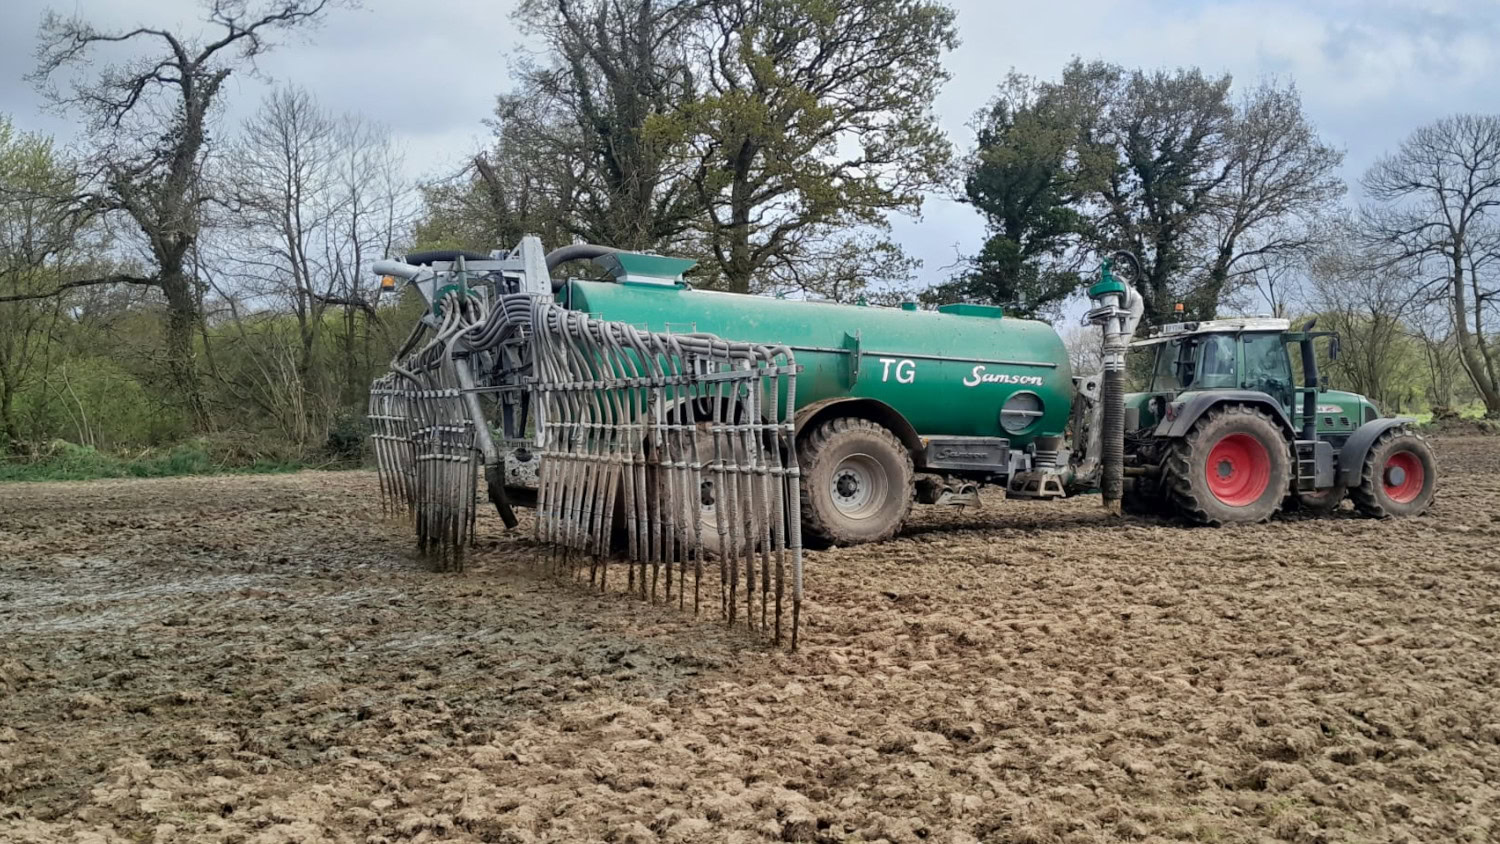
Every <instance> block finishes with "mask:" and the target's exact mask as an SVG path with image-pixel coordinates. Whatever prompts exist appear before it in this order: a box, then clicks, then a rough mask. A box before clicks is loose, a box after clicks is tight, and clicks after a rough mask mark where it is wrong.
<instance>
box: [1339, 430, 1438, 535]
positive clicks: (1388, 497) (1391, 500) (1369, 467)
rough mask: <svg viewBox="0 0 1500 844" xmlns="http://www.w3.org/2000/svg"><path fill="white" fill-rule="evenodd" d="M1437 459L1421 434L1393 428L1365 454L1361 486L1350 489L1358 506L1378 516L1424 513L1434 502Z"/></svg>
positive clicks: (1378, 517) (1355, 507) (1364, 511)
mask: <svg viewBox="0 0 1500 844" xmlns="http://www.w3.org/2000/svg"><path fill="white" fill-rule="evenodd" d="M1436 486H1437V461H1436V460H1435V459H1434V458H1433V455H1432V447H1431V446H1429V445H1428V444H1427V440H1426V439H1424V438H1423V437H1422V435H1421V434H1417V433H1413V432H1411V431H1408V430H1407V429H1405V428H1393V429H1391V430H1389V431H1386V432H1385V433H1384V434H1381V435H1380V438H1379V439H1377V440H1375V443H1374V445H1372V446H1370V452H1369V453H1368V454H1366V455H1365V465H1364V469H1363V470H1362V471H1361V472H1360V481H1359V486H1358V487H1357V488H1355V489H1353V490H1351V491H1350V493H1349V497H1350V498H1352V499H1354V509H1356V510H1358V511H1359V512H1361V513H1363V514H1365V515H1366V516H1373V517H1375V518H1377V519H1385V518H1389V517H1391V516H1420V515H1422V513H1424V512H1426V510H1427V508H1428V507H1429V506H1431V505H1432V498H1433V495H1434V493H1435V492H1436Z"/></svg>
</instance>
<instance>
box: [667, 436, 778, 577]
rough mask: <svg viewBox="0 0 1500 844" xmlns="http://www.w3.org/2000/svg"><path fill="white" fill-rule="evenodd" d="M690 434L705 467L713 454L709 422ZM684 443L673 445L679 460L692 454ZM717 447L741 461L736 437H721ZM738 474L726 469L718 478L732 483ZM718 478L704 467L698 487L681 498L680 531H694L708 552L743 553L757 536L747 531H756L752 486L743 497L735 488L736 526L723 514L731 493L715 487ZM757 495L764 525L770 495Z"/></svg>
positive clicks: (741, 445) (742, 450) (742, 454)
mask: <svg viewBox="0 0 1500 844" xmlns="http://www.w3.org/2000/svg"><path fill="white" fill-rule="evenodd" d="M693 438H694V440H695V441H696V442H695V445H696V447H697V453H698V460H699V461H701V462H702V463H703V464H704V466H705V467H707V466H708V464H709V463H711V462H712V461H713V457H714V437H713V433H712V431H711V428H710V425H709V423H707V422H699V423H698V424H697V426H696V427H695V430H694V432H693ZM685 445H686V444H685V443H684V448H680V449H677V451H680V452H681V453H680V454H674V458H675V459H676V460H677V461H679V462H687V461H688V460H689V459H691V457H692V454H691V452H688V451H686V449H685ZM719 448H720V449H721V451H724V452H725V454H724V456H725V457H726V458H728V459H729V460H730V461H732V462H733V463H734V464H735V465H737V466H743V465H745V463H746V453H745V445H744V443H743V442H742V441H740V439H739V438H738V437H721V438H720V442H719ZM739 478H740V474H739V473H738V472H728V473H725V477H724V478H723V479H722V480H723V482H725V483H732V482H736V481H737V480H738V479H739ZM720 481H721V479H720V478H719V477H718V473H716V472H713V471H711V470H709V469H708V468H704V470H703V477H702V480H701V481H700V482H699V484H698V489H697V490H692V491H690V492H692V493H694V494H692V495H691V496H690V497H689V498H688V499H686V500H684V501H683V502H682V505H681V506H682V510H681V513H680V514H679V516H678V519H677V521H678V524H679V525H681V526H682V529H683V530H684V531H688V532H691V531H693V530H696V531H697V539H698V542H699V543H700V546H699V547H701V548H702V549H703V550H704V551H706V552H708V553H709V554H712V555H714V556H716V557H721V556H724V555H725V554H730V553H732V554H736V555H738V554H743V553H744V552H745V548H746V546H747V545H750V544H752V543H754V542H756V541H757V540H759V539H760V537H759V536H752V535H751V534H753V533H756V532H757V530H756V521H755V519H754V518H753V514H754V511H753V509H752V508H753V507H754V506H755V499H756V497H757V494H756V491H755V490H753V489H752V490H751V491H750V494H749V496H748V497H747V496H746V495H745V494H744V490H743V489H740V490H736V496H735V497H737V498H739V511H740V516H741V518H740V524H739V525H738V527H736V526H735V525H734V524H733V522H734V520H733V519H728V518H724V515H725V511H726V510H727V506H726V505H727V503H728V502H729V500H730V498H731V497H730V496H728V495H726V494H725V493H726V490H723V489H720V488H719V484H720ZM753 483H754V482H753V481H752V482H751V483H750V484H746V485H745V486H747V487H749V486H752V485H753ZM761 497H762V500H761V501H760V505H761V510H762V514H761V515H762V518H761V521H760V525H762V526H764V525H766V524H768V522H769V519H770V516H771V500H770V496H769V495H768V494H765V493H761ZM695 521H696V522H697V525H696V526H695V525H694V524H693V523H694V522H695ZM721 522H722V526H723V528H724V535H722V536H721V535H720V534H719V528H720V526H721Z"/></svg>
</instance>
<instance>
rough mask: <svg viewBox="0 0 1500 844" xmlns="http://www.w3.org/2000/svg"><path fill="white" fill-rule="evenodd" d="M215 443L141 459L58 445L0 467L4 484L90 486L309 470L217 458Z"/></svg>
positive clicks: (295, 463)
mask: <svg viewBox="0 0 1500 844" xmlns="http://www.w3.org/2000/svg"><path fill="white" fill-rule="evenodd" d="M211 445H212V444H211V443H210V442H208V441H205V440H195V441H191V442H186V443H182V444H180V445H176V446H173V447H172V448H170V449H166V450H160V449H148V450H146V451H143V452H141V453H139V454H134V455H119V454H107V453H104V452H101V451H98V450H96V449H94V448H91V447H89V446H83V445H75V444H73V443H70V442H63V441H57V442H54V443H52V444H51V445H50V446H49V447H48V448H47V450H46V451H45V452H44V453H42V454H39V455H37V456H35V457H30V458H22V459H14V460H7V461H3V462H0V482H5V481H90V480H96V479H99V478H169V477H177V476H180V475H219V474H245V473H271V472H295V471H297V470H298V469H303V468H306V465H305V464H304V463H303V462H301V461H299V460H294V459H290V458H285V457H268V456H258V457H254V456H243V455H240V457H243V458H244V459H235V457H234V456H227V455H223V454H215V453H214V452H215V449H214V448H212V447H211Z"/></svg>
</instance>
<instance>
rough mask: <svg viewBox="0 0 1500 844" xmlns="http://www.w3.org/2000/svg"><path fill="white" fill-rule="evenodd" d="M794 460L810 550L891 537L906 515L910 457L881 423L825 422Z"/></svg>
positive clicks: (801, 445) (800, 447) (842, 419)
mask: <svg viewBox="0 0 1500 844" xmlns="http://www.w3.org/2000/svg"><path fill="white" fill-rule="evenodd" d="M797 462H798V464H799V467H800V469H801V472H802V485H801V486H802V536H803V539H804V540H805V541H806V543H807V544H809V545H811V546H813V547H823V548H826V547H828V546H830V545H858V544H860V543H864V542H881V541H883V540H886V539H890V538H891V537H892V536H895V535H896V531H898V530H900V529H901V525H902V523H904V522H905V521H906V515H907V513H909V512H911V499H912V475H913V472H912V463H911V455H910V454H908V453H907V451H906V446H904V445H902V444H901V441H900V440H899V439H897V438H896V435H895V434H893V433H891V432H890V431H889V430H887V429H886V428H884V427H883V426H881V425H877V424H876V423H874V422H871V421H869V420H867V419H855V418H852V417H840V418H838V419H830V420H828V421H827V422H824V423H823V424H821V425H819V426H818V427H817V428H815V429H814V430H812V431H811V432H810V433H809V434H808V435H807V436H806V437H805V438H803V440H802V442H801V443H799V444H798V446H797Z"/></svg>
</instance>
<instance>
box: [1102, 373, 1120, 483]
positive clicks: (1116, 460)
mask: <svg viewBox="0 0 1500 844" xmlns="http://www.w3.org/2000/svg"><path fill="white" fill-rule="evenodd" d="M1103 440H1104V447H1103V452H1104V476H1103V479H1102V481H1101V483H1100V484H1099V490H1100V492H1102V493H1103V494H1104V504H1105V506H1106V507H1109V508H1111V509H1115V508H1116V506H1117V504H1118V502H1119V501H1120V499H1122V498H1124V497H1125V372H1124V370H1121V369H1110V370H1106V371H1105V373H1104V437H1103Z"/></svg>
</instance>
